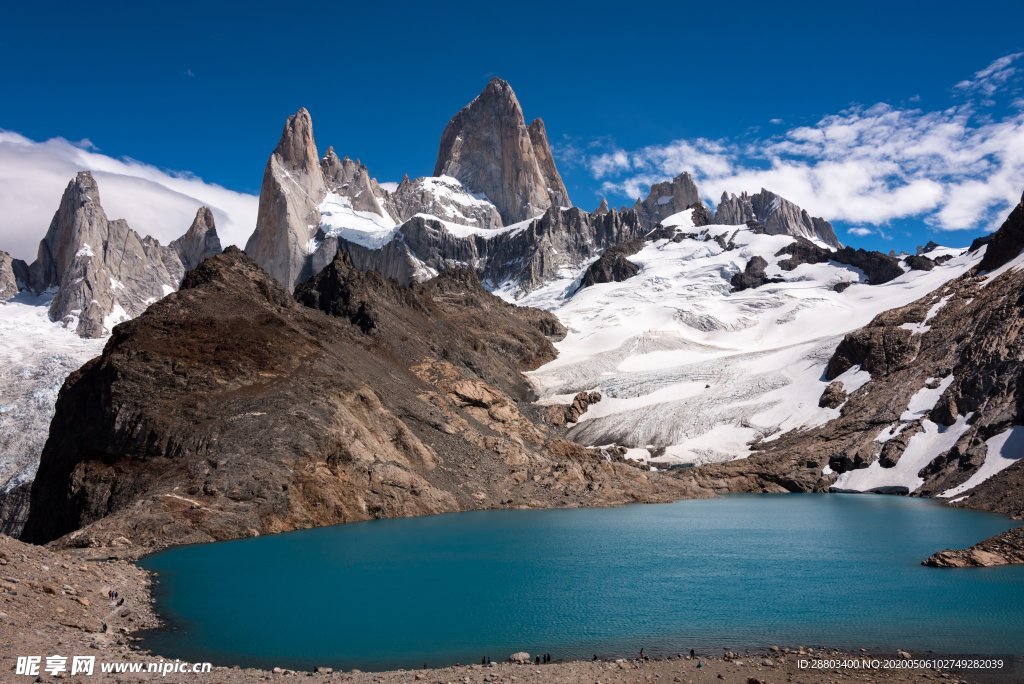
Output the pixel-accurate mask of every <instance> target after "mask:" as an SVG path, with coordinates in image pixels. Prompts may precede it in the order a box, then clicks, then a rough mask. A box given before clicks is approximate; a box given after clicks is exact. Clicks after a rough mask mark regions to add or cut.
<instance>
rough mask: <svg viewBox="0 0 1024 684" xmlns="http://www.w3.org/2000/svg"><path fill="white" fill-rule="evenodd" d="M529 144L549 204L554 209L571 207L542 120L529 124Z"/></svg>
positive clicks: (567, 192)
mask: <svg viewBox="0 0 1024 684" xmlns="http://www.w3.org/2000/svg"><path fill="white" fill-rule="evenodd" d="M530 142H531V143H533V152H534V154H536V155H537V165H538V166H540V172H541V173H542V174H543V175H544V180H545V182H546V183H547V189H548V193H549V194H550V195H551V203H552V205H554V206H556V207H571V206H572V202H570V201H569V191H568V190H566V189H565V183H563V182H562V176H561V175H560V174H559V173H558V167H556V166H555V158H554V156H552V154H551V146H550V145H549V144H548V132H547V129H546V128H545V127H544V120H543V119H541V118H536V119H534V120H533V123H531V124H530Z"/></svg>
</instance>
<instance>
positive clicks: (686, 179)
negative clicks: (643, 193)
mask: <svg viewBox="0 0 1024 684" xmlns="http://www.w3.org/2000/svg"><path fill="white" fill-rule="evenodd" d="M633 209H634V210H635V211H636V212H637V214H639V215H640V218H641V221H643V222H644V223H645V224H647V225H648V226H650V227H651V228H653V227H655V226H657V225H658V224H660V223H661V222H662V221H664V220H665V219H666V218H668V217H669V216H672V215H673V214H678V213H679V212H681V211H686V210H687V209H701V211H695V212H694V219H695V220H694V225H695V226H701V225H707V224H708V223H709V221H708V220H707V219H708V213H707V210H706V208H705V207H704V203H703V202H702V201H701V199H700V191H699V190H698V189H697V183H696V182H695V181H694V180H693V176H691V175H690V173H689V172H688V171H684V172H683V173H681V174H679V175H678V176H676V177H675V178H673V179H672V180H670V181H662V182H661V183H655V184H654V185H652V186H651V191H650V192H649V193H648V194H647V198H646V199H644V200H641V199H637V201H636V204H635V205H634V206H633ZM698 218H699V219H701V220H700V221H698V220H697V219H698Z"/></svg>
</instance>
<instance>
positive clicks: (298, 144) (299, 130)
mask: <svg viewBox="0 0 1024 684" xmlns="http://www.w3.org/2000/svg"><path fill="white" fill-rule="evenodd" d="M274 154H275V155H276V156H277V158H278V159H279V160H280V161H281V163H282V164H283V165H285V166H286V167H287V168H288V169H290V170H293V171H302V172H305V173H307V174H312V173H313V169H315V168H317V167H318V166H319V164H320V156H319V155H318V154H317V151H316V142H315V141H314V139H313V117H311V116H310V115H309V110H308V109H306V108H305V107H300V108H299V110H298V111H297V112H295V113H294V114H293V115H291V116H289V117H288V120H287V121H286V122H285V125H284V130H283V131H281V139H280V140H279V141H278V142H277V147H276V148H275V149H274Z"/></svg>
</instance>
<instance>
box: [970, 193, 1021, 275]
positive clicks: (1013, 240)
mask: <svg viewBox="0 0 1024 684" xmlns="http://www.w3.org/2000/svg"><path fill="white" fill-rule="evenodd" d="M972 247H973V245H972ZM1021 250H1024V197H1021V201H1020V202H1018V203H1017V206H1016V207H1014V208H1013V210H1012V211H1011V212H1010V215H1009V216H1008V217H1007V218H1006V221H1005V222H1003V225H1002V226H1000V228H999V230H997V231H996V232H995V233H993V234H992V236H991V240H989V242H988V248H987V249H986V250H985V256H983V257H982V258H981V263H980V264H978V268H979V269H980V270H982V271H993V270H995V269H997V268H999V267H1000V266H1002V265H1004V264H1006V263H1007V262H1008V261H1010V260H1011V259H1014V258H1016V257H1017V256H1018V255H1019V254H1020V253H1021Z"/></svg>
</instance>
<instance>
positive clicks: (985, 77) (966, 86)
mask: <svg viewBox="0 0 1024 684" xmlns="http://www.w3.org/2000/svg"><path fill="white" fill-rule="evenodd" d="M1022 55H1024V52H1014V53H1012V54H1009V55H1004V56H1002V57H1000V58H999V59H997V60H995V61H994V62H992V63H991V64H989V65H988V66H987V67H985V68H984V69H981V70H980V71H976V72H974V76H973V77H972V78H968V79H965V80H963V81H960V82H959V83H957V84H956V86H955V87H956V89H957V90H967V91H971V90H973V91H978V92H981V93H983V94H985V95H988V96H992V95H995V94H996V92H997V91H998V90H999V89H1000V88H1001V87H1002V86H1003V85H1005V84H1006V82H1007V81H1009V80H1010V78H1012V77H1013V75H1014V74H1015V73H1017V67H1016V66H1014V64H1015V63H1016V61H1017V60H1018V59H1020V58H1021V56H1022Z"/></svg>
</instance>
